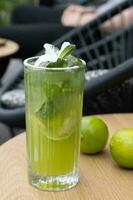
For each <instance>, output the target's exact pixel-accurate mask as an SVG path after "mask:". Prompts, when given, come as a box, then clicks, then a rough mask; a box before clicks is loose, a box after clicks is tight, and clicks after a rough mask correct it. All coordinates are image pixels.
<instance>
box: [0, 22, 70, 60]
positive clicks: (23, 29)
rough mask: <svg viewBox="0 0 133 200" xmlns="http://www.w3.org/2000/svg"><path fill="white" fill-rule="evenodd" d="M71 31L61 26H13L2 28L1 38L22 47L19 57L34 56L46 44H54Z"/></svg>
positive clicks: (0, 31) (0, 29)
mask: <svg viewBox="0 0 133 200" xmlns="http://www.w3.org/2000/svg"><path fill="white" fill-rule="evenodd" d="M69 30H71V29H70V28H65V27H62V26H61V25H59V24H27V25H12V26H8V27H1V28H0V36H1V37H4V38H7V39H12V40H14V41H16V42H18V44H19V45H20V51H19V52H18V53H19V54H18V56H19V57H21V58H26V57H29V56H34V55H35V54H36V53H38V52H39V51H40V50H42V48H43V44H44V43H47V42H48V43H52V42H54V41H55V40H56V39H58V38H59V37H60V36H62V35H63V34H65V33H66V32H68V31H69Z"/></svg>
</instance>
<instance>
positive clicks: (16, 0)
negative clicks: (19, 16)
mask: <svg viewBox="0 0 133 200" xmlns="http://www.w3.org/2000/svg"><path fill="white" fill-rule="evenodd" d="M32 2H33V0H0V26H3V25H7V24H8V23H9V21H10V13H11V11H12V10H13V8H14V7H15V6H16V5H18V4H20V3H32Z"/></svg>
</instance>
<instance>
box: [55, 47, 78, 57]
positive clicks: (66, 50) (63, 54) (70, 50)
mask: <svg viewBox="0 0 133 200" xmlns="http://www.w3.org/2000/svg"><path fill="white" fill-rule="evenodd" d="M75 49H76V45H74V44H69V45H68V46H66V47H65V48H64V49H63V50H62V51H61V53H60V55H59V58H60V59H64V58H66V57H67V56H69V55H71V54H72V53H73V52H74V51H75Z"/></svg>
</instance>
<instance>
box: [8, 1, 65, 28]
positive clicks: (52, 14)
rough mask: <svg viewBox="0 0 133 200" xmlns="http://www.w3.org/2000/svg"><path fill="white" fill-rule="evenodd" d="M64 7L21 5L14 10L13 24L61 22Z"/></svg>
mask: <svg viewBox="0 0 133 200" xmlns="http://www.w3.org/2000/svg"><path fill="white" fill-rule="evenodd" d="M62 12H63V10H62V9H58V8H57V9H55V8H51V7H46V6H33V5H19V6H17V7H16V8H15V10H14V11H13V12H12V16H11V21H12V23H13V24H30V23H32V24H33V23H59V24H60V18H61V15H62Z"/></svg>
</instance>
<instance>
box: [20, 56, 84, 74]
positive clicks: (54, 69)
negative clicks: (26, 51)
mask: <svg viewBox="0 0 133 200" xmlns="http://www.w3.org/2000/svg"><path fill="white" fill-rule="evenodd" d="M37 58H39V56H33V57H30V58H27V59H25V60H24V61H23V63H24V66H25V67H30V68H32V69H34V70H37V69H41V70H47V71H65V70H71V69H78V68H81V66H78V65H75V66H72V67H63V68H61V67H53V68H52V67H50V68H48V67H39V66H38V67H34V65H33V64H30V63H29V61H30V60H32V59H37ZM80 60H81V62H82V63H83V66H85V65H86V63H85V61H84V60H82V59H80ZM82 68H84V67H82Z"/></svg>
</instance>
